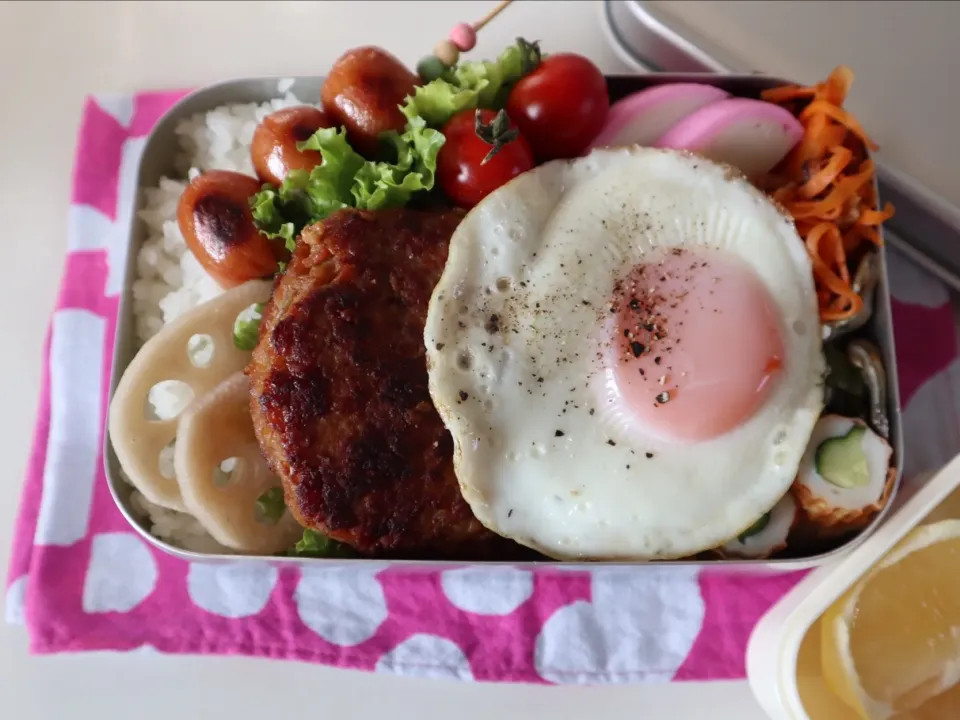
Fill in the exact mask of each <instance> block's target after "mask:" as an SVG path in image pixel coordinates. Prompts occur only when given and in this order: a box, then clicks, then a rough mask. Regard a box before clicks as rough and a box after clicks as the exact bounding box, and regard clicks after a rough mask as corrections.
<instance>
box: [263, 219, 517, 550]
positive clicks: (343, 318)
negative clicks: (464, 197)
mask: <svg viewBox="0 0 960 720" xmlns="http://www.w3.org/2000/svg"><path fill="white" fill-rule="evenodd" d="M461 218H462V214H461V213H459V212H452V211H445V212H422V211H421V212H418V211H411V210H389V211H379V212H369V211H354V210H343V211H340V212H338V213H336V214H334V215H332V216H330V217H329V218H327V219H326V220H324V221H322V222H320V223H317V224H315V225H312V226H310V227H308V228H306V229H304V231H303V233H302V234H301V237H300V240H299V242H298V243H297V247H296V250H295V252H294V255H293V258H292V259H291V262H290V265H289V267H288V268H287V271H286V272H285V273H284V275H283V276H282V277H281V278H280V279H278V281H277V283H276V285H275V287H274V292H273V297H272V299H271V300H270V302H269V303H267V306H266V308H265V309H264V313H263V320H262V321H261V324H260V339H259V343H258V344H257V347H256V349H255V350H254V352H253V361H252V362H251V364H250V366H249V367H248V369H247V374H248V375H249V377H250V387H251V399H250V409H251V414H252V416H253V421H254V427H255V429H256V433H257V438H258V439H259V442H260V447H261V449H262V450H263V454H264V456H265V457H266V459H267V462H268V463H269V464H270V466H271V467H272V469H273V471H274V472H275V473H276V474H277V475H279V476H280V477H281V478H282V480H283V486H284V495H285V497H286V501H287V505H288V507H289V508H290V510H291V512H292V513H293V514H294V516H295V517H296V518H297V519H298V520H299V521H300V523H301V524H302V525H304V526H305V527H309V528H313V529H315V530H317V531H319V532H321V533H324V534H326V535H328V536H330V537H332V538H334V539H336V540H338V541H340V542H343V543H346V544H348V545H351V546H353V547H354V548H356V549H357V550H358V551H360V552H362V553H366V554H372V555H390V556H403V555H411V556H412V555H416V556H417V557H483V556H487V555H490V554H497V555H502V554H503V553H504V552H506V553H507V554H508V555H510V554H512V555H515V554H516V553H515V552H512V551H511V549H512V548H516V547H517V546H515V545H514V544H513V543H511V542H510V541H507V540H504V539H503V538H501V537H499V536H497V535H495V534H493V533H491V532H490V531H488V530H487V529H486V528H484V527H483V526H482V525H481V524H480V522H479V521H478V520H477V519H476V518H475V517H474V516H473V514H472V513H471V511H470V508H469V506H468V505H467V503H466V502H465V501H464V500H463V498H462V497H461V495H460V489H459V486H458V484H457V478H456V476H455V475H454V472H453V443H452V440H451V438H450V434H449V433H448V432H447V431H446V429H445V428H444V426H443V423H442V421H441V420H440V416H439V415H438V414H437V411H436V410H435V409H434V407H433V404H432V403H431V400H430V395H429V392H428V390H427V367H426V359H425V354H424V348H423V329H424V322H425V318H426V314H427V305H428V303H429V301H430V295H431V293H432V292H433V288H434V286H435V285H436V283H437V281H438V280H439V278H440V274H441V272H442V271H443V266H444V263H445V262H446V258H447V245H448V243H449V240H450V236H451V235H452V233H453V231H454V229H455V228H456V227H457V224H458V223H459V222H460V220H461Z"/></svg>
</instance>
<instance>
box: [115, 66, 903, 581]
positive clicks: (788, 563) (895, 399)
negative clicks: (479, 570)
mask: <svg viewBox="0 0 960 720" xmlns="http://www.w3.org/2000/svg"><path fill="white" fill-rule="evenodd" d="M607 81H608V86H609V89H610V96H611V100H612V101H613V100H616V99H618V98H620V97H622V96H624V95H626V94H628V93H631V92H635V91H637V90H640V89H643V88H644V87H648V86H650V85H656V84H664V83H671V82H697V83H705V84H710V85H715V86H717V87H720V88H723V89H724V90H726V91H728V92H730V93H731V94H733V95H735V96H740V97H758V96H759V94H760V92H761V91H762V90H764V89H766V88H769V87H775V86H778V85H784V84H787V82H788V81H785V80H782V79H779V78H771V77H765V76H761V75H711V74H692V73H683V74H664V73H652V74H641V75H631V76H608V78H607ZM279 82H280V78H256V79H242V80H232V81H228V82H223V83H219V84H216V85H211V86H209V87H206V88H203V89H201V90H198V91H196V92H194V93H192V94H190V95H188V96H187V97H185V98H183V99H182V100H181V101H180V102H178V103H177V104H176V105H175V106H174V107H172V108H171V109H170V110H169V111H168V112H167V113H166V114H165V115H164V116H163V117H162V118H161V119H160V121H159V122H158V123H157V125H156V127H155V128H154V129H153V131H152V132H151V133H150V136H149V137H148V138H147V141H146V144H145V146H144V149H143V155H142V157H141V160H140V167H139V172H138V176H137V188H138V189H137V193H136V196H135V203H136V209H139V208H141V207H143V205H144V188H149V187H154V186H156V185H157V183H158V182H159V180H160V178H161V177H162V176H169V177H178V176H179V175H181V174H182V173H178V171H177V169H176V168H175V167H174V162H175V157H176V155H177V139H176V136H175V133H174V128H175V127H176V125H177V124H178V123H179V122H180V121H181V120H183V119H185V118H187V117H189V116H191V115H194V114H196V113H200V112H205V111H208V110H211V109H213V108H215V107H217V106H220V105H225V104H230V103H262V102H265V101H267V100H269V99H271V98H273V97H276V96H277V95H278V92H277V87H278V83H279ZM322 84H323V78H322V77H301V78H295V79H293V85H292V87H291V88H290V90H291V92H293V93H294V94H295V95H296V96H297V97H300V98H319V96H320V89H321V86H322ZM146 231H147V229H146V227H145V225H144V223H142V222H141V221H140V220H139V219H137V218H136V216H135V214H134V220H133V223H132V226H131V228H130V245H129V252H128V255H127V264H126V268H125V273H124V288H123V294H122V297H121V300H120V310H119V317H118V321H117V335H116V345H115V347H114V355H113V365H112V378H111V382H110V397H111V400H112V398H113V394H114V392H115V391H116V388H117V383H118V382H119V380H120V377H121V375H122V374H123V371H124V370H125V369H126V367H127V365H128V364H129V363H130V361H131V360H132V359H133V356H134V354H135V352H136V349H137V348H136V337H135V331H134V316H133V302H132V287H133V282H134V280H135V279H136V268H137V263H136V259H137V253H138V250H139V248H140V246H141V244H142V243H143V241H144V239H145V236H146ZM880 268H881V279H880V282H879V285H878V287H877V290H876V293H877V294H876V297H875V305H874V307H875V310H874V314H873V317H872V319H871V320H870V323H869V325H868V326H867V328H865V330H862V331H861V333H862V334H865V335H867V336H868V337H870V338H871V339H873V340H874V341H875V342H876V344H877V345H878V346H879V347H880V349H881V351H882V354H883V360H884V362H885V364H886V370H887V372H886V376H887V383H888V387H887V398H888V408H887V412H888V415H889V420H890V442H891V445H892V447H893V450H894V457H895V463H896V480H895V484H894V489H893V493H892V495H891V499H890V501H889V502H888V503H887V506H886V508H885V509H884V510H883V511H882V512H881V513H879V515H878V516H877V517H875V518H874V519H873V521H872V522H871V524H870V525H869V526H868V527H867V528H865V529H864V530H863V531H861V532H860V533H859V534H858V535H856V536H855V537H854V538H853V539H851V540H850V541H849V542H847V543H846V544H844V545H842V546H840V547H837V548H835V549H833V550H831V551H829V552H826V553H822V554H819V555H816V556H810V557H795V558H794V557H791V558H783V559H773V560H770V559H767V560H734V559H729V560H726V559H725V560H710V561H706V562H701V561H697V560H673V561H662V562H659V563H657V564H664V563H665V562H666V563H669V564H675V565H691V564H706V565H709V566H717V567H726V568H728V569H730V568H733V567H735V568H739V569H743V570H793V569H799V568H804V567H813V566H816V565H819V564H821V563H822V562H824V561H826V560H827V559H829V558H831V557H833V556H836V555H838V554H840V553H843V552H846V551H848V550H850V549H852V548H853V547H855V546H856V545H858V544H859V543H861V542H862V541H863V540H864V539H866V537H867V536H868V535H869V534H870V533H871V532H873V530H874V529H875V528H876V527H877V525H878V524H879V523H881V522H882V521H883V519H884V517H885V516H886V513H887V512H888V511H889V508H890V507H891V505H892V502H893V494H895V493H896V490H897V486H899V484H900V476H901V471H902V467H903V439H902V438H903V435H902V429H901V413H900V400H899V393H898V388H897V371H896V358H895V354H894V338H893V327H892V320H891V313H890V292H889V286H888V279H887V264H886V257H885V253H884V252H883V251H881V253H880ZM104 443H105V447H104V463H105V466H106V474H107V480H108V482H109V484H110V491H111V494H112V495H113V498H114V500H115V501H116V503H117V506H118V507H119V508H120V511H121V512H122V513H123V515H124V517H126V519H127V521H128V522H129V523H130V524H131V526H133V528H134V529H136V530H137V531H138V532H139V533H140V534H141V535H142V536H143V537H144V538H145V539H146V540H147V541H148V542H150V543H151V544H152V545H154V546H155V547H157V548H159V549H161V550H163V551H165V552H168V553H170V554H172V555H176V556H179V557H181V558H184V559H188V560H192V561H204V562H223V561H237V560H249V561H258V562H264V561H269V562H276V563H302V564H314V563H321V564H324V565H349V564H356V563H367V562H373V561H371V560H367V559H344V558H330V559H328V558H304V557H287V556H269V557H264V556H250V555H226V554H222V555H214V554H203V553H196V552H190V551H187V550H182V549H180V548H177V547H174V546H172V545H170V544H168V543H166V542H164V541H162V540H159V539H157V538H156V537H154V536H152V535H151V534H150V533H149V532H148V529H147V528H146V527H145V526H144V523H143V520H142V519H140V518H138V517H137V515H136V513H135V512H134V511H133V509H132V507H131V504H130V494H131V491H132V488H131V486H130V485H129V484H128V483H127V482H126V481H125V480H124V478H123V477H122V475H121V473H120V469H119V464H118V461H117V457H116V455H115V453H114V451H113V448H112V446H111V443H110V438H109V434H108V433H106V432H105V433H104ZM391 562H392V563H395V564H400V565H404V566H409V567H411V568H413V567H419V568H423V569H433V568H438V567H444V566H462V565H464V564H465V563H464V562H462V561H460V562H457V561H450V562H442V561H436V560H429V561H428V560H394V561H391ZM484 564H485V565H498V564H504V565H511V566H515V567H537V568H542V569H546V568H552V567H557V566H559V565H561V564H562V565H563V568H564V569H574V568H576V567H578V565H577V564H575V563H558V562H554V561H549V560H543V561H534V562H524V563H517V562H503V563H500V562H488V563H484ZM641 564H649V563H590V564H589V565H583V566H580V567H583V568H587V567H589V568H595V567H601V566H604V565H641Z"/></svg>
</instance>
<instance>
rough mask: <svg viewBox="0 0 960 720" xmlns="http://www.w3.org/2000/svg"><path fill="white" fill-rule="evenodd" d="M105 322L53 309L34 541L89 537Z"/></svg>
mask: <svg viewBox="0 0 960 720" xmlns="http://www.w3.org/2000/svg"><path fill="white" fill-rule="evenodd" d="M106 333H107V321H106V320H105V319H104V318H103V317H101V316H100V315H97V314H96V313H94V312H90V311H89V310H82V309H79V308H64V309H63V310H57V312H56V313H55V314H54V316H53V323H52V326H51V328H50V364H49V366H50V435H49V437H48V438H47V459H46V464H45V465H44V468H43V493H42V494H41V496H40V508H39V509H38V511H37V526H36V530H35V531H34V543H35V544H37V545H59V546H61V547H65V546H67V545H73V544H75V543H77V542H79V541H80V540H82V539H84V538H85V537H86V536H87V533H88V531H89V529H90V509H91V507H92V506H93V505H92V503H93V487H94V484H95V483H96V479H97V472H98V471H99V470H100V464H101V458H100V450H101V447H100V432H101V430H102V427H101V424H100V421H101V418H100V404H101V402H102V401H103V392H102V385H101V368H102V367H103V355H104V352H105V350H104V349H105V347H106V342H107V341H106Z"/></svg>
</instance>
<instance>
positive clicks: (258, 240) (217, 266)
mask: <svg viewBox="0 0 960 720" xmlns="http://www.w3.org/2000/svg"><path fill="white" fill-rule="evenodd" d="M259 191H260V182H259V181H258V180H257V179H256V178H252V177H250V176H249V175H241V174H240V173H236V172H230V171H227V170H208V171H207V172H205V173H201V174H200V175H198V176H197V177H196V178H194V179H193V181H192V182H191V183H190V184H189V185H187V189H186V190H184V191H183V194H182V195H181V196H180V203H179V205H177V223H178V224H179V225H180V232H181V234H182V235H183V238H184V240H186V242H187V247H188V248H190V251H191V252H192V253H193V254H194V255H195V256H196V258H197V260H198V261H199V262H200V264H201V265H202V266H203V269H204V270H206V271H207V272H208V273H209V274H210V276H211V277H212V278H213V279H214V280H216V281H217V283H218V284H219V285H220V287H223V288H231V287H235V286H236V285H241V284H243V283H245V282H247V281H248V280H253V279H255V278H262V277H266V276H269V275H272V274H273V273H274V272H276V270H277V262H278V261H279V260H284V259H286V257H285V256H286V255H288V253H287V251H286V249H285V248H283V246H282V244H280V243H279V242H277V243H274V242H272V241H270V240H267V238H265V237H264V236H263V235H261V234H260V231H259V230H257V228H256V226H255V225H254V224H253V214H252V213H251V212H250V205H249V198H250V196H251V195H254V194H256V193H257V192H259Z"/></svg>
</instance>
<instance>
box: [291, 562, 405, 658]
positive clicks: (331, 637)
mask: <svg viewBox="0 0 960 720" xmlns="http://www.w3.org/2000/svg"><path fill="white" fill-rule="evenodd" d="M382 569H383V566H382V565H377V566H374V567H364V568H363V569H353V568H350V569H348V568H331V569H329V570H328V569H313V568H304V569H303V570H302V575H301V577H300V582H299V583H298V584H297V589H296V591H295V592H294V593H293V600H294V602H295V603H296V605H297V613H299V615H300V619H301V620H303V624H304V625H306V626H307V627H308V628H310V629H311V630H313V632H315V633H316V634H317V635H319V636H320V637H322V638H323V639H324V640H326V641H327V642H330V643H333V644H334V645H342V646H350V645H359V644H360V643H362V642H364V641H365V640H369V639H370V638H372V637H373V636H374V634H376V632H377V628H379V627H380V626H381V625H382V624H383V622H384V620H386V619H387V599H386V597H385V596H384V594H383V588H382V587H381V586H380V583H379V582H378V581H377V578H376V577H375V575H376V573H378V572H379V571H380V570H382Z"/></svg>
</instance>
